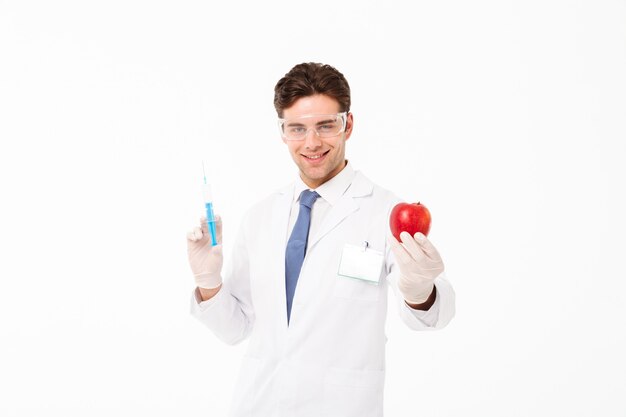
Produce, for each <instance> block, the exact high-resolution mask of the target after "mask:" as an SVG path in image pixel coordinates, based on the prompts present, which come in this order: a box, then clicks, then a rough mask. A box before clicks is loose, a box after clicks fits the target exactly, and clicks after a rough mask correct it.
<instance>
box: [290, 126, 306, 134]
mask: <svg viewBox="0 0 626 417" xmlns="http://www.w3.org/2000/svg"><path fill="white" fill-rule="evenodd" d="M287 131H288V132H289V133H292V134H294V135H297V134H302V133H304V132H306V129H305V128H304V127H302V126H290V127H289V128H288V129H287Z"/></svg>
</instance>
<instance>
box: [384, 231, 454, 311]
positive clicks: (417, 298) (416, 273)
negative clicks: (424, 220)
mask: <svg viewBox="0 0 626 417" xmlns="http://www.w3.org/2000/svg"><path fill="white" fill-rule="evenodd" d="M400 239H401V240H402V243H400V242H398V241H397V240H396V238H394V237H393V236H391V235H390V236H389V239H388V240H389V243H390V245H391V250H392V251H393V254H394V255H395V257H396V262H397V264H398V268H400V278H399V279H398V288H399V289H400V292H401V293H402V295H403V297H404V299H405V300H406V302H407V303H409V304H423V303H424V302H426V301H427V300H428V299H429V297H430V295H431V293H432V292H433V289H434V285H435V284H434V281H435V278H437V277H438V276H439V275H440V274H441V273H442V272H443V261H442V260H441V256H439V252H438V251H437V249H435V247H434V246H433V244H432V243H430V241H429V240H428V239H427V238H426V236H424V235H423V234H422V233H419V232H418V233H416V234H415V236H414V237H411V235H410V234H409V233H407V232H402V233H400Z"/></svg>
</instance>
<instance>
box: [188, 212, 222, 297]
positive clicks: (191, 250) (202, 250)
mask: <svg viewBox="0 0 626 417" xmlns="http://www.w3.org/2000/svg"><path fill="white" fill-rule="evenodd" d="M215 229H216V235H217V243H218V244H217V245H216V246H212V245H211V243H212V242H211V234H210V233H209V229H208V225H207V219H206V217H202V218H201V219H200V226H199V227H198V226H196V227H194V228H193V229H192V230H191V231H190V232H188V233H187V254H188V257H189V266H190V267H191V271H192V272H193V275H194V278H195V281H196V285H197V286H198V289H199V290H200V293H201V294H202V299H203V300H206V299H208V298H210V297H211V296H213V295H215V294H217V292H218V291H219V287H220V286H221V285H222V264H223V262H224V258H223V255H222V219H221V218H220V217H219V216H215Z"/></svg>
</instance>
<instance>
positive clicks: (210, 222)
mask: <svg viewBox="0 0 626 417" xmlns="http://www.w3.org/2000/svg"><path fill="white" fill-rule="evenodd" d="M202 174H203V175H204V185H203V186H202V194H203V196H204V207H205V209H206V219H207V226H208V228H209V233H210V234H211V246H215V245H217V233H216V231H215V214H214V213H213V193H211V186H210V185H209V184H208V183H207V182H206V172H205V171H204V161H203V162H202Z"/></svg>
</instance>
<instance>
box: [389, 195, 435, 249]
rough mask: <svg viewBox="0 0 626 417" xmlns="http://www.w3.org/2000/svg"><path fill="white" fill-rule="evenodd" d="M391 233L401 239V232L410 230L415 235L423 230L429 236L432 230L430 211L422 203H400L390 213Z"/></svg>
mask: <svg viewBox="0 0 626 417" xmlns="http://www.w3.org/2000/svg"><path fill="white" fill-rule="evenodd" d="M389 227H390V228H391V234H393V236H394V237H395V238H396V239H398V241H399V242H401V240H400V233H402V232H408V233H409V234H410V235H411V236H414V235H415V233H417V232H422V233H423V234H424V236H428V231H429V230H430V212H429V211H428V209H427V208H426V206H425V205H423V204H422V203H398V204H396V206H395V207H394V208H393V210H391V214H390V215H389Z"/></svg>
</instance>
